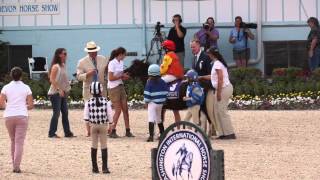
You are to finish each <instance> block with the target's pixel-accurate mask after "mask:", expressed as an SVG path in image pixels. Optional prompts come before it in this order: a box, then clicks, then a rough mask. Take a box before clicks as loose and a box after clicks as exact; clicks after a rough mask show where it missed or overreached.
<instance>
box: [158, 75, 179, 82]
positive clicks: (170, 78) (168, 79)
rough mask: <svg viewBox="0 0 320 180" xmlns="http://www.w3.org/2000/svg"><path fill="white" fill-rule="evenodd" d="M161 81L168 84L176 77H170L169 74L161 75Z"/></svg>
mask: <svg viewBox="0 0 320 180" xmlns="http://www.w3.org/2000/svg"><path fill="white" fill-rule="evenodd" d="M161 79H162V80H164V82H166V83H169V82H172V81H174V80H176V79H177V77H175V76H174V75H171V74H166V75H163V76H162V77H161Z"/></svg>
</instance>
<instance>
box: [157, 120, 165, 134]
mask: <svg viewBox="0 0 320 180" xmlns="http://www.w3.org/2000/svg"><path fill="white" fill-rule="evenodd" d="M158 128H159V132H160V135H162V134H163V132H164V126H163V123H158Z"/></svg>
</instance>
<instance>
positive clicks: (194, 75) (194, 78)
mask: <svg viewBox="0 0 320 180" xmlns="http://www.w3.org/2000/svg"><path fill="white" fill-rule="evenodd" d="M184 77H186V78H188V79H189V80H191V81H197V80H198V73H197V72H196V71H195V70H193V69H190V70H189V71H188V72H187V73H186V74H185V75H184Z"/></svg>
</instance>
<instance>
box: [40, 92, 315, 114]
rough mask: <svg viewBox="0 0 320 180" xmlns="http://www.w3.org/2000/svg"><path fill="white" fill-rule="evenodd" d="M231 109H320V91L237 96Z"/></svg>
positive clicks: (76, 104) (134, 105)
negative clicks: (263, 95)
mask: <svg viewBox="0 0 320 180" xmlns="http://www.w3.org/2000/svg"><path fill="white" fill-rule="evenodd" d="M34 104H35V107H36V108H40V109H48V108H51V103H50V101H49V100H47V99H45V98H41V97H37V98H36V99H35V100H34ZM68 106H69V108H71V109H82V108H83V106H84V104H83V101H82V100H81V101H74V100H71V99H70V98H69V101H68ZM128 106H129V109H142V108H143V107H144V102H143V101H142V100H137V99H131V100H130V101H128ZM229 109H232V110H293V109H295V110H297V109H300V110H304V109H308V110H310V109H320V91H318V92H311V91H308V92H306V93H304V92H299V93H290V94H284V93H280V94H274V95H269V96H265V97H260V96H251V95H237V96H234V97H232V98H231V99H230V103H229Z"/></svg>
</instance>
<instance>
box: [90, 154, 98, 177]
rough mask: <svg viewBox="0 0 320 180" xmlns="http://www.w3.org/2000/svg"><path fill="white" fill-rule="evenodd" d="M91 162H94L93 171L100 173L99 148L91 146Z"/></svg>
mask: <svg viewBox="0 0 320 180" xmlns="http://www.w3.org/2000/svg"><path fill="white" fill-rule="evenodd" d="M91 162H92V172H93V173H99V168H98V164H97V149H94V148H91Z"/></svg>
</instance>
